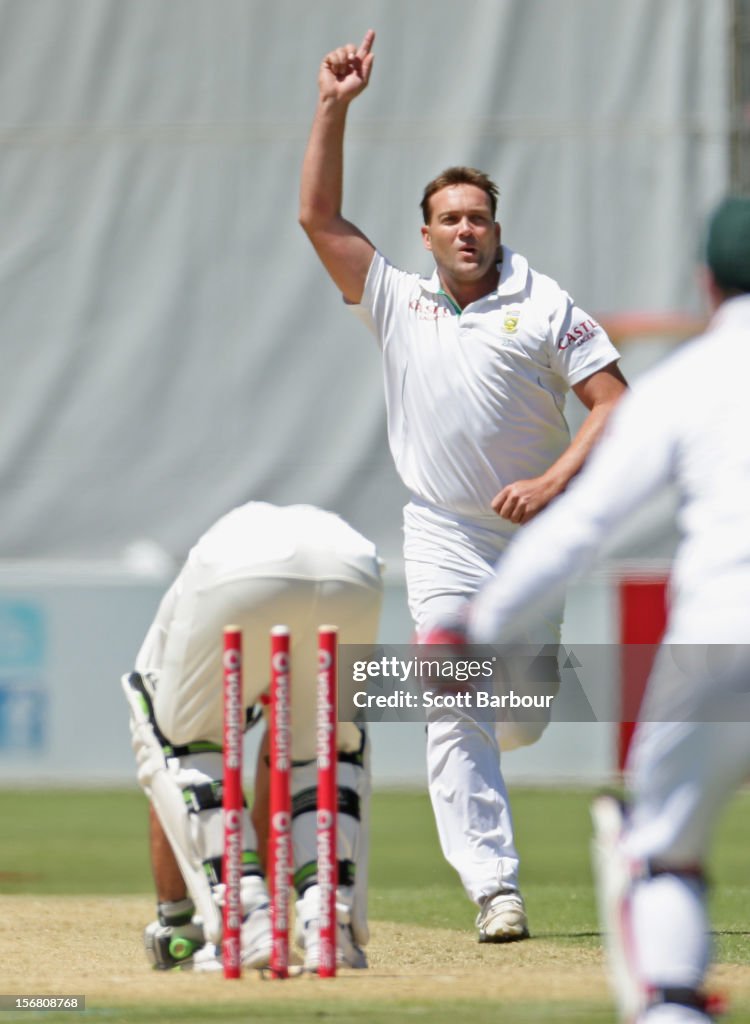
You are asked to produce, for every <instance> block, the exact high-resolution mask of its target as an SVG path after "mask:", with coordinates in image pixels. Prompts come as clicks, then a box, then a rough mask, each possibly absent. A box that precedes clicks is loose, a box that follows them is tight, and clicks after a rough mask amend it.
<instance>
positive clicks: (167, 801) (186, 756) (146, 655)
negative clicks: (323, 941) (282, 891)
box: [122, 502, 382, 970]
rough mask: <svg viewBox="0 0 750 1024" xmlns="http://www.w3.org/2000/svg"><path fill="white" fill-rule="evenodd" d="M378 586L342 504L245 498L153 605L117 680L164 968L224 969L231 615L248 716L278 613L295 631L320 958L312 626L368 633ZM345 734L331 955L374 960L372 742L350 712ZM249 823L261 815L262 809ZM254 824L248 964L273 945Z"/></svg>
mask: <svg viewBox="0 0 750 1024" xmlns="http://www.w3.org/2000/svg"><path fill="white" fill-rule="evenodd" d="M381 598H382V584H381V578H380V567H379V562H378V559H377V556H376V553H375V548H374V546H373V545H372V544H371V543H370V542H369V541H367V540H365V538H364V537H362V536H361V535H360V534H358V533H356V532H355V531H354V530H353V529H352V528H351V527H350V526H348V525H347V524H346V523H345V522H344V521H343V520H342V519H339V518H338V516H335V515H333V514H332V513H329V512H323V511H321V510H320V509H317V508H313V507H310V506H304V505H293V506H288V507H283V508H279V507H276V506H273V505H268V504H264V503H259V502H258V503H255V502H251V503H249V504H247V505H242V506H240V507H239V508H236V509H234V510H233V511H232V512H230V513H229V514H228V515H226V516H224V517H223V518H221V519H219V521H218V522H217V523H215V524H214V525H213V526H212V527H211V528H210V529H209V530H208V531H207V533H205V534H204V535H203V536H202V537H201V538H200V540H199V541H198V543H197V544H196V545H195V547H193V549H192V550H191V551H190V554H189V555H188V558H187V561H186V563H185V565H184V567H183V569H182V570H181V572H180V574H179V575H178V577H177V579H176V580H175V582H174V583H173V584H172V586H171V587H170V589H169V590H168V591H167V593H166V595H165V596H164V598H163V600H162V602H161V604H160V606H159V610H158V612H157V615H156V618H155V620H154V622H153V624H152V626H151V627H150V629H149V631H148V633H147V635H146V639H145V641H144V643H143V646H142V647H141V650H140V652H139V654H138V657H137V659H136V664H135V672H132V673H130V674H128V675H126V676H123V680H122V685H123V689H124V691H125V695H126V697H127V699H128V703H129V705H130V712H131V735H132V742H133V749H134V751H135V755H136V761H137V764H138V781H139V782H140V784H141V786H143V788H144V790H145V791H146V794H147V795H148V797H149V799H150V801H151V810H152V814H151V819H152V834H151V851H152V862H153V868H154V881H155V885H156V891H157V910H158V920H157V921H155V922H154V923H153V924H152V925H149V927H148V928H147V929H146V934H145V941H146V947H147V952H148V954H149V957H150V959H151V960H152V962H153V963H154V964H155V965H156V966H157V967H173V966H177V965H184V964H187V963H190V964H191V965H192V966H194V967H195V969H196V970H215V969H217V968H219V967H220V966H221V959H220V958H221V906H222V900H223V885H222V879H221V857H222V852H223V815H222V789H221V779H222V772H223V763H222V748H221V744H222V741H223V729H222V726H223V699H222V698H223V694H222V667H221V653H222V636H223V629H224V626H225V625H226V624H227V623H232V624H236V625H238V626H240V627H241V629H242V631H243V644H244V651H245V663H244V667H243V675H244V695H245V707H246V709H247V715H248V721H249V720H250V719H251V718H252V714H251V712H252V709H253V708H254V706H255V705H256V704H257V703H258V702H259V701H261V699H262V697H263V696H264V695H265V694H266V691H267V688H268V684H269V631H270V629H271V628H272V627H273V626H275V625H279V624H283V625H286V626H288V627H289V629H290V631H291V641H292V648H291V658H292V697H291V699H292V706H291V720H292V759H293V766H292V784H291V789H292V844H293V858H294V869H295V874H294V883H295V887H296V889H297V893H298V897H299V898H298V901H297V930H296V934H297V939H298V941H299V943H300V945H301V946H302V948H303V949H304V954H305V967H306V968H307V969H308V970H315V969H316V968H317V966H318V916H319V909H318V908H319V903H320V900H319V889H318V885H317V875H316V857H317V853H316V837H315V801H314V799H313V800H312V801H310V799H308V798H309V797H310V794H311V793H312V794H313V796H314V794H315V787H316V784H317V764H316V735H315V722H316V714H315V710H316V687H315V681H316V674H317V631H318V626H319V625H320V624H321V623H323V622H332V623H335V624H336V625H337V626H338V630H339V639H340V641H341V642H342V643H365V644H367V643H372V642H374V641H375V638H376V634H377V627H378V617H379V613H380V604H381ZM337 745H338V750H339V835H338V857H339V889H338V894H337V910H338V921H339V929H338V936H337V952H338V957H339V962H340V963H341V964H343V965H344V966H348V967H366V966H367V961H366V959H365V955H364V952H363V949H362V947H363V946H364V945H365V944H366V943H367V939H368V930H367V859H368V858H367V855H368V843H369V837H368V828H369V825H368V812H369V795H370V774H369V750H368V748H367V745H366V738H365V735H364V733H363V732H362V731H361V730H360V729H359V727H357V726H356V725H353V724H352V723H344V722H342V723H339V726H338V734H337ZM262 749H263V748H262ZM260 766H261V769H264V767H265V765H264V763H263V760H262V757H261V761H260ZM265 774H266V773H265V772H264V771H263V770H261V772H260V775H261V779H260V780H258V782H259V794H260V800H259V806H261V807H262V806H263V805H264V803H265V784H264V782H263V779H262V776H264V775H265ZM255 821H256V823H258V824H264V822H263V815H262V813H261V812H258V813H256V814H255ZM260 831H261V829H257V830H256V828H255V827H254V826H253V823H252V822H251V819H250V815H249V814H248V813H247V810H246V811H245V820H244V823H243V857H242V861H243V877H242V881H241V900H242V908H243V915H244V916H243V924H242V931H241V959H242V963H243V964H244V965H245V966H248V967H264V966H266V965H267V964H268V962H269V957H270V952H271V932H270V917H269V905H268V894H267V890H266V884H265V880H264V873H263V862H264V860H265V858H264V857H263V849H262V848H261V846H260V844H259V841H258V833H259V832H260ZM262 838H263V837H262V835H261V839H262ZM183 880H184V881H183ZM204 938H205V940H207V941H206V944H205V946H204V945H203V942H204ZM199 947H203V948H199Z"/></svg>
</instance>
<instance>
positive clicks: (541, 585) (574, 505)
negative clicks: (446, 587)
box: [471, 296, 750, 643]
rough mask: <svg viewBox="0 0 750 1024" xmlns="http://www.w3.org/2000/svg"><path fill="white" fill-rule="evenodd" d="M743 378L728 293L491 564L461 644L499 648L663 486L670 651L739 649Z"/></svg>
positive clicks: (749, 473) (746, 475)
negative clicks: (467, 638) (670, 495)
mask: <svg viewBox="0 0 750 1024" xmlns="http://www.w3.org/2000/svg"><path fill="white" fill-rule="evenodd" d="M748 381H750V296H740V297H738V298H734V299H731V300H729V301H727V302H725V303H724V304H723V305H722V306H721V308H720V309H719V310H718V312H717V313H716V315H715V316H714V318H713V320H712V322H711V324H710V326H709V329H708V331H707V332H706V333H705V334H704V335H702V336H701V337H700V338H698V339H696V340H694V341H692V342H690V343H688V344H687V345H685V346H684V347H683V348H681V349H679V350H678V351H677V352H676V353H675V354H674V355H672V356H670V357H669V358H668V359H666V360H664V361H663V362H662V363H661V364H659V366H657V367H656V368H655V369H653V370H651V371H650V372H649V373H647V374H645V375H644V376H643V377H642V378H640V380H638V381H637V382H636V384H635V386H634V387H633V389H632V390H631V392H630V393H629V394H628V395H626V396H625V397H624V398H623V399H622V401H621V402H619V403H618V406H617V408H616V409H615V411H614V413H613V415H612V416H611V417H610V419H609V420H608V422H607V426H606V429H605V434H604V436H603V437H602V439H601V441H600V442H599V444H598V445H597V446H596V448H595V450H594V451H593V452H592V454H591V456H590V457H589V459H588V461H587V463H586V465H585V466H584V468H583V470H582V471H581V473H580V474H579V475H578V476H577V477H576V479H575V480H574V481H573V482H572V484H571V485H570V486H569V487H568V489H567V491H566V492H565V493H564V494H562V495H560V497H559V498H557V499H556V500H555V501H554V502H552V504H551V505H550V506H549V508H547V509H546V510H545V511H544V512H542V513H541V514H540V515H539V516H538V517H537V518H536V519H534V520H533V521H532V522H530V523H529V524H528V526H525V527H524V528H523V530H522V531H520V533H519V535H518V537H517V539H516V541H515V542H514V543H512V544H511V545H510V547H509V548H508V550H507V551H506V552H505V553H504V555H503V557H502V558H501V559H500V561H499V562H498V564H497V568H496V575H495V576H494V578H492V579H491V580H490V582H489V583H488V584H487V585H486V586H485V587H484V588H483V590H482V591H481V592H480V594H479V596H478V597H477V599H476V600H475V602H474V605H473V608H472V620H471V635H472V638H473V639H474V640H475V641H477V642H480V643H483V642H495V641H501V640H502V639H503V638H504V637H505V636H506V635H507V634H508V633H509V632H512V631H513V630H514V629H516V628H518V626H519V624H520V623H521V622H522V621H524V620H526V619H528V617H529V616H532V615H533V614H534V613H535V611H537V610H538V609H539V608H541V607H543V606H544V605H545V604H546V602H547V601H548V600H550V599H551V598H553V597H555V596H559V593H560V591H561V589H562V588H563V587H564V584H565V583H566V582H568V581H569V580H570V579H571V578H573V577H574V576H576V575H580V574H581V573H582V572H583V571H584V570H585V569H586V568H587V567H588V566H589V565H590V564H591V563H592V562H593V561H594V558H595V556H596V554H597V553H598V552H599V551H600V550H601V549H602V547H603V546H604V545H605V543H606V541H607V539H608V538H609V537H610V536H611V535H612V533H613V532H614V530H615V529H616V527H617V526H618V525H619V524H620V523H622V522H624V521H625V520H626V519H627V517H628V516H629V515H630V514H631V513H632V512H634V511H635V510H636V509H637V508H638V507H639V506H640V505H641V504H642V503H643V502H644V501H645V500H646V499H647V498H649V497H650V496H651V495H653V494H654V493H655V492H656V491H658V489H659V488H661V487H663V486H664V485H666V484H672V485H673V486H674V487H675V488H676V490H677V494H678V513H677V524H678V527H679V530H680V533H681V537H682V539H681V543H680V544H679V546H678V550H677V554H676V556H675V560H674V564H673V567H672V578H671V610H670V626H669V634H668V635H669V637H670V642H673V643H736V642H743V643H747V642H748V636H749V635H750V442H749V441H748V437H750V400H749V399H748V394H747V392H748ZM738 622H739V623H741V624H742V628H741V629H740V630H738V625H737V624H738ZM738 633H741V634H742V635H738Z"/></svg>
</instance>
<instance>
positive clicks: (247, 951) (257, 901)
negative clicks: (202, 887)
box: [193, 877, 273, 972]
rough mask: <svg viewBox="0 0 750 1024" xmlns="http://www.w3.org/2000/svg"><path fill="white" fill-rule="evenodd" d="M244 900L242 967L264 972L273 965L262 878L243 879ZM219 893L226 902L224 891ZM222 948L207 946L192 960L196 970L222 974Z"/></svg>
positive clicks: (219, 896)
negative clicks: (258, 969) (259, 969)
mask: <svg viewBox="0 0 750 1024" xmlns="http://www.w3.org/2000/svg"><path fill="white" fill-rule="evenodd" d="M240 887H241V899H242V910H243V917H242V925H241V926H240V964H241V965H242V967H250V968H261V967H268V966H269V964H270V963H271V950H272V948H273V941H272V938H271V909H270V905H269V902H268V892H267V890H266V886H265V883H264V881H263V879H262V878H254V877H251V878H243V879H242V882H241V883H240ZM217 888H219V890H220V891H219V892H218V893H217V897H218V899H219V902H220V903H221V900H222V898H223V891H222V890H221V887H217ZM223 967H224V965H223V962H222V959H221V947H220V946H215V945H214V944H213V943H212V942H207V943H206V945H205V946H204V947H203V949H200V950H198V952H197V953H195V955H194V956H193V970H194V971H199V972H210V971H220V970H223Z"/></svg>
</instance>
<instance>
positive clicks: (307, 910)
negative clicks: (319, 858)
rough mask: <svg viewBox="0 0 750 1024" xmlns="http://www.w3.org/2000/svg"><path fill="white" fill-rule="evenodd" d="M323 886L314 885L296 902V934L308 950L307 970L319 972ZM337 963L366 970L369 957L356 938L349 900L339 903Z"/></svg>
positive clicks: (306, 950) (337, 910)
mask: <svg viewBox="0 0 750 1024" xmlns="http://www.w3.org/2000/svg"><path fill="white" fill-rule="evenodd" d="M319 916H320V889H319V888H318V886H317V885H311V886H310V888H309V889H306V890H305V894H304V896H303V897H302V899H299V900H297V903H296V924H295V929H294V937H295V939H296V940H297V944H298V945H299V946H300V947H301V948H302V949H303V950H304V952H305V970H306V971H311V972H315V971H317V970H318V968H319V966H320V928H319ZM336 922H337V928H336V964H337V966H338V967H351V968H354V969H356V970H363V969H364V968H366V967H367V957H366V956H365V951H364V950H363V949H362V947H361V946H358V945H357V943H356V942H355V941H354V934H353V932H352V926H351V923H350V922H351V916H350V913H349V908H348V906H347V905H346V904H345V903H342V902H341V901H337V903H336Z"/></svg>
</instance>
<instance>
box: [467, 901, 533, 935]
mask: <svg viewBox="0 0 750 1024" xmlns="http://www.w3.org/2000/svg"><path fill="white" fill-rule="evenodd" d="M476 925H477V928H478V929H479V941H480V942H517V941H518V940H519V939H528V937H529V924H528V921H527V920H526V908H525V907H524V905H523V897H522V896H521V894H520V892H519V891H518V890H517V889H503V890H501V891H500V892H498V893H495V895H494V896H488V897H487V898H486V899H485V900H484V902H483V903H482V909H481V910H480V911H479V913H478V914H477V921H476Z"/></svg>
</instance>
